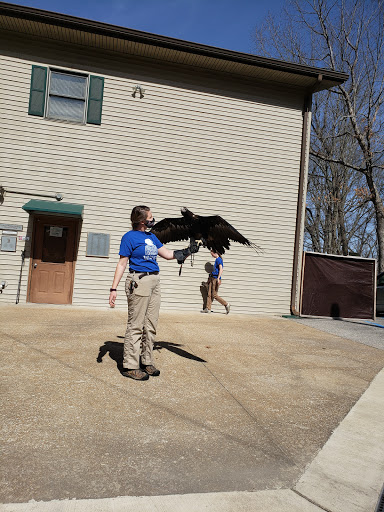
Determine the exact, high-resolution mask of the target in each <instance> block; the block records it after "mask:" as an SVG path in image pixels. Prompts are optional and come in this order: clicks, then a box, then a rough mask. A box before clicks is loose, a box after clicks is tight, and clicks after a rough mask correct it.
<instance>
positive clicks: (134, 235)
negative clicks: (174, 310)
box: [109, 206, 198, 380]
mask: <svg viewBox="0 0 384 512" xmlns="http://www.w3.org/2000/svg"><path fill="white" fill-rule="evenodd" d="M131 223H132V230H131V231H128V232H127V233H125V235H124V236H123V237H122V239H121V244H120V251H119V254H120V260H119V262H118V263H117V266H116V271H115V276H114V279H113V283H112V287H111V289H110V295H109V305H110V307H111V308H114V307H115V302H116V297H117V287H118V284H119V282H120V280H121V278H122V277H123V274H124V271H125V269H126V266H127V263H128V260H129V274H128V276H127V279H126V282H125V293H126V294H127V300H128V322H127V330H126V333H125V339H124V354H123V371H122V375H124V377H130V378H131V379H134V380H148V378H149V376H152V377H156V376H158V375H160V370H158V369H157V368H156V367H155V366H154V365H153V360H152V352H153V342H154V338H155V335H156V327H157V321H158V318H159V309H160V300H161V297H160V275H159V271H160V269H159V265H158V263H157V260H156V258H157V255H159V256H161V257H162V258H164V259H166V260H172V259H177V262H178V263H179V264H181V263H183V262H184V260H185V259H186V258H187V257H188V256H189V255H190V254H191V249H192V251H193V252H197V251H198V246H197V244H195V245H194V246H193V247H192V245H191V249H190V248H189V247H187V248H186V249H181V250H177V251H170V250H168V249H166V248H165V247H164V246H163V244H162V243H161V242H160V240H159V239H158V238H157V237H156V236H155V235H154V234H153V233H151V232H150V231H147V230H148V229H150V228H152V227H153V226H154V224H155V219H154V218H153V215H152V212H151V210H150V208H148V206H135V207H134V208H133V210H132V213H131Z"/></svg>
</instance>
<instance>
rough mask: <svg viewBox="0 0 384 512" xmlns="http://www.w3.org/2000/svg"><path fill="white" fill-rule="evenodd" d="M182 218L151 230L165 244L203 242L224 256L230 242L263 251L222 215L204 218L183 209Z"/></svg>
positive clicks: (157, 225)
mask: <svg viewBox="0 0 384 512" xmlns="http://www.w3.org/2000/svg"><path fill="white" fill-rule="evenodd" d="M181 214H182V215H183V216H182V217H178V218H176V219H163V220H161V221H160V222H158V223H157V224H155V226H154V227H153V228H152V229H151V232H152V233H154V234H155V235H156V236H157V238H158V239H159V240H160V242H162V243H163V244H166V243H168V242H178V241H179V240H188V239H190V240H191V242H193V241H195V240H196V241H201V243H202V245H203V246H204V247H208V249H210V250H213V251H214V252H218V253H219V254H224V253H225V249H229V246H230V245H231V244H230V240H233V241H234V242H239V243H240V244H243V245H248V246H249V247H252V248H253V249H254V250H255V251H256V252H261V251H262V249H261V248H260V247H258V246H257V245H256V244H254V243H253V242H250V241H249V240H248V239H247V238H245V237H244V236H243V235H242V234H241V233H239V232H238V231H237V229H235V228H234V227H233V226H231V224H229V223H228V222H227V221H226V220H224V219H223V218H222V217H220V215H212V216H209V217H203V216H202V215H195V214H194V213H192V212H191V211H190V210H188V208H185V207H183V208H181Z"/></svg>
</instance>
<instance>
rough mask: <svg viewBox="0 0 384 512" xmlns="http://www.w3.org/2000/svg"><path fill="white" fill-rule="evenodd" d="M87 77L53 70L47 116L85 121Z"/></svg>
mask: <svg viewBox="0 0 384 512" xmlns="http://www.w3.org/2000/svg"><path fill="white" fill-rule="evenodd" d="M86 92H87V77H85V76H80V75H69V74H66V73H59V72H57V71H51V74H50V83H49V95H48V109H47V117H50V118H53V119H64V120H69V121H78V122H84V120H85V105H86Z"/></svg>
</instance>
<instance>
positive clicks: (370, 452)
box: [295, 370, 384, 512]
mask: <svg viewBox="0 0 384 512" xmlns="http://www.w3.org/2000/svg"><path fill="white" fill-rule="evenodd" d="M383 396H384V370H382V371H381V372H380V373H379V374H378V375H377V376H376V377H375V378H374V380H373V381H372V383H371V385H370V386H369V388H368V389H367V390H366V392H365V393H364V394H363V395H362V397H361V398H360V400H359V401H358V402H357V403H356V404H355V406H354V407H352V409H351V410H350V412H349V413H348V414H347V416H346V417H345V419H344V420H343V421H342V422H341V423H340V425H339V426H338V427H337V429H336V430H335V431H334V433H333V434H332V436H331V437H330V438H329V440H328V441H327V442H326V444H325V445H324V447H323V448H322V450H321V451H320V453H319V454H318V455H317V457H316V458H315V459H314V460H313V462H312V463H311V464H310V466H309V467H308V469H307V470H306V471H305V473H304V474H303V475H302V477H301V478H300V480H299V482H298V483H297V485H296V487H295V490H296V491H298V492H299V493H300V494H301V495H303V496H305V497H307V498H309V499H310V500H311V501H313V502H315V503H318V504H320V506H321V507H323V508H324V509H326V510H331V511H332V512H345V511H349V512H362V511H364V512H365V511H367V512H368V511H369V512H370V511H373V510H375V506H376V504H377V500H378V497H379V493H380V491H381V487H382V485H383V481H384V429H383V425H384V407H383Z"/></svg>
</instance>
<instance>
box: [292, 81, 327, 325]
mask: <svg viewBox="0 0 384 512" xmlns="http://www.w3.org/2000/svg"><path fill="white" fill-rule="evenodd" d="M322 80H323V75H318V77H317V81H316V83H315V85H314V86H313V87H312V88H311V89H310V90H309V91H308V94H307V96H306V97H305V100H304V108H303V132H302V137H301V155H300V178H299V195H298V200H297V215H296V234H295V247H294V253H293V275H292V289H291V313H292V314H293V315H295V316H300V304H299V301H300V296H301V278H302V264H303V247H304V225H305V205H306V198H307V183H308V163H309V143H310V138H311V119H312V95H313V93H314V92H316V89H317V88H318V87H319V85H320V83H321V81H322Z"/></svg>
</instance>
